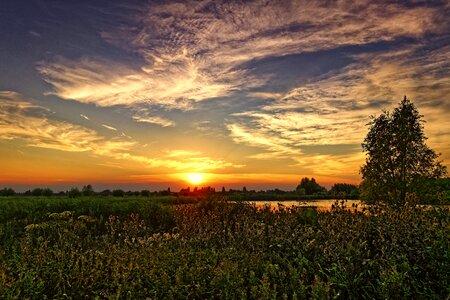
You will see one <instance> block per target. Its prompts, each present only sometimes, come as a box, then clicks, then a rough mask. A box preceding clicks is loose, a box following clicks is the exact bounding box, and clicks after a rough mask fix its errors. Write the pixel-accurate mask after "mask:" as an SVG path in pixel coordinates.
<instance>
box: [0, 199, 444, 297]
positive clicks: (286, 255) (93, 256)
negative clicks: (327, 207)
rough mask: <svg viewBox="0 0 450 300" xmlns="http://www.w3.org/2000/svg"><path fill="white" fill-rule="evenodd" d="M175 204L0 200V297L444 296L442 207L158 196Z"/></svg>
mask: <svg viewBox="0 0 450 300" xmlns="http://www.w3.org/2000/svg"><path fill="white" fill-rule="evenodd" d="M27 201H31V204H29V203H28V202H27ZM175 201H177V199H176V198H175V197H171V198H168V197H166V198H154V199H152V197H150V198H149V199H147V198H135V199H132V198H131V197H130V198H123V199H122V198H121V199H116V198H98V199H97V200H96V198H95V197H94V198H86V199H85V198H76V199H67V198H65V200H63V199H58V198H54V199H51V201H50V200H49V201H45V199H42V198H35V199H23V198H16V199H15V201H13V200H12V199H10V198H7V199H6V198H5V199H4V202H5V203H3V201H2V202H0V206H2V207H1V209H0V216H1V217H0V226H1V227H0V239H1V241H2V242H1V243H0V245H1V246H0V254H1V255H0V298H5V299H10V298H20V299H26V298H33V299H45V298H56V299H61V298H76V299H80V298H88V299H95V298H101V299H110V298H117V299H122V298H123V299H149V298H151V299H154V298H155V299H167V298H168V299H211V298H214V299H236V298H239V299H272V298H273V299H275V298H282V299H310V298H341V299H398V298H406V299H445V298H446V297H448V295H449V293H450V273H449V272H448V270H449V269H450V255H449V253H450V241H449V239H448V236H449V234H450V227H449V226H448V224H449V221H450V211H449V210H448V209H434V208H432V209H428V210H424V209H422V208H420V207H414V206H404V207H403V208H402V209H400V210H391V209H390V208H387V207H373V208H370V210H369V211H365V212H355V213H352V212H349V211H345V210H342V209H340V208H339V207H336V209H335V210H333V211H331V212H327V213H319V212H316V211H315V210H312V209H299V208H297V209H286V208H284V207H279V209H278V210H275V211H273V210H271V209H270V208H269V207H267V208H265V209H262V210H259V209H257V208H256V207H255V206H252V205H247V204H245V203H238V204H230V203H228V202H226V201H224V200H223V199H220V198H210V199H205V200H203V201H201V202H199V203H198V204H191V205H176V206H173V205H172V206H171V205H169V206H168V205H166V204H170V203H174V202H175ZM54 202H56V203H58V202H59V204H58V205H55V203H54ZM104 202H108V203H106V204H104ZM30 211H33V212H34V213H33V214H29V212H30ZM105 216H107V217H105Z"/></svg>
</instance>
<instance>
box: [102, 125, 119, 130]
mask: <svg viewBox="0 0 450 300" xmlns="http://www.w3.org/2000/svg"><path fill="white" fill-rule="evenodd" d="M102 126H103V127H104V128H106V129H108V130H112V131H117V128H115V127H112V126H109V125H106V124H102Z"/></svg>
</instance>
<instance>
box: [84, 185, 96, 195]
mask: <svg viewBox="0 0 450 300" xmlns="http://www.w3.org/2000/svg"><path fill="white" fill-rule="evenodd" d="M81 193H82V194H83V196H93V195H94V194H95V192H94V189H93V188H92V185H90V184H88V185H85V186H83V188H82V189H81Z"/></svg>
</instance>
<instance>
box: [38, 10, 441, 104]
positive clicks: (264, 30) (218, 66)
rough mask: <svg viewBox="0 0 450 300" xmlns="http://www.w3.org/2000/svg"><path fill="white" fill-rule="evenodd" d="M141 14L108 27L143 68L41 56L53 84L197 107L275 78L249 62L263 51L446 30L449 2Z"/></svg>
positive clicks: (113, 99)
mask: <svg viewBox="0 0 450 300" xmlns="http://www.w3.org/2000/svg"><path fill="white" fill-rule="evenodd" d="M356 12H357V14H356ZM134 20H135V21H134V23H133V24H128V25H123V26H122V27H120V28H118V29H117V30H116V31H113V32H102V36H103V38H104V39H105V40H107V41H109V42H111V43H113V44H115V45H119V46H121V47H124V48H127V49H128V50H131V51H134V52H135V53H139V54H140V55H141V57H142V58H143V60H144V63H143V64H142V65H141V66H140V68H132V67H129V66H126V65H123V64H118V63H115V62H113V61H107V60H104V59H98V58H82V59H80V60H69V59H64V58H61V57H60V58H56V59H55V60H54V61H52V62H43V63H42V64H41V65H40V66H39V71H40V72H41V73H42V74H43V75H44V76H45V79H46V81H48V82H49V83H50V84H52V85H53V87H54V90H53V91H52V93H54V94H56V95H58V96H60V97H62V98H65V99H75V100H78V101H82V102H92V103H95V104H97V105H100V106H109V105H117V104H121V105H132V104H135V103H149V104H160V105H164V106H166V107H169V108H170V107H172V108H181V109H189V108H191V104H190V102H191V101H202V100H207V99H210V98H214V97H224V96H229V95H231V94H233V93H234V92H235V91H237V90H239V91H246V90H248V89H250V88H252V87H257V86H261V85H263V84H265V83H266V82H267V80H269V79H270V76H271V75H270V74H265V75H259V76H258V77H256V76H254V75H251V73H249V72H248V70H246V69H245V67H243V66H244V65H245V64H246V63H248V62H251V61H253V60H257V59H261V58H266V57H273V56H283V55H287V54H293V53H302V52H310V51H318V50H324V49H332V48H336V47H339V46H343V45H361V44H367V43H372V42H378V41H390V40H393V39H395V38H397V37H402V36H407V37H418V36H422V35H424V34H426V33H427V32H440V31H442V30H445V22H443V20H445V14H443V12H441V11H440V10H439V8H434V7H426V6H415V7H408V6H404V5H401V4H398V3H384V2H373V1H361V2H358V3H353V2H352V1H336V2H333V3H329V4H323V3H321V2H319V1H316V2H311V1H283V2H279V1H265V2H264V5H261V3H260V2H259V1H255V2H229V1H183V2H170V3H162V4H156V3H153V4H149V5H148V6H147V7H144V8H142V7H139V12H136V16H134ZM256 96H262V94H260V95H256Z"/></svg>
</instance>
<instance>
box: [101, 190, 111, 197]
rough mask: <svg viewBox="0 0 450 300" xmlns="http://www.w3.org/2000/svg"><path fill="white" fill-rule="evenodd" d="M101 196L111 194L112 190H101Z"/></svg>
mask: <svg viewBox="0 0 450 300" xmlns="http://www.w3.org/2000/svg"><path fill="white" fill-rule="evenodd" d="M100 196H105V197H107V196H111V190H103V191H101V192H100Z"/></svg>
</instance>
